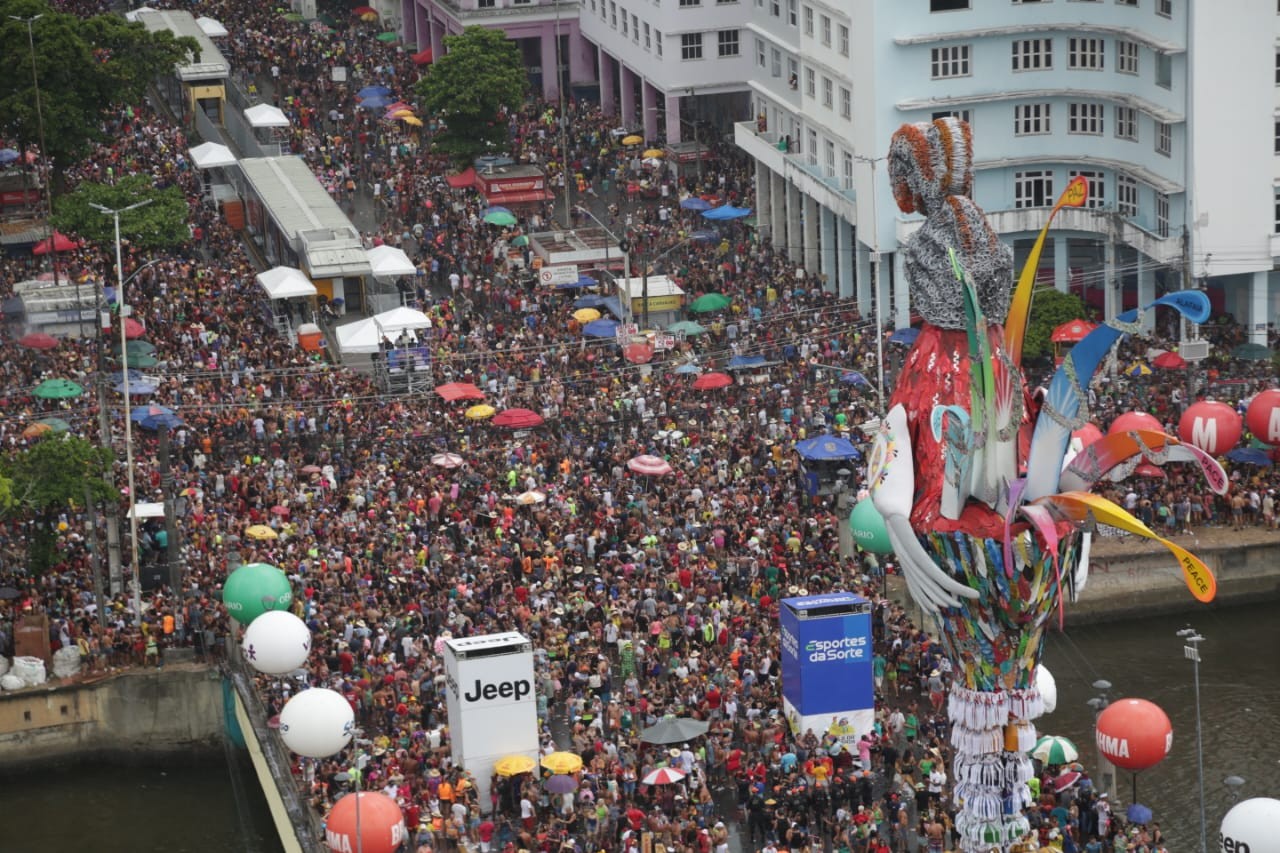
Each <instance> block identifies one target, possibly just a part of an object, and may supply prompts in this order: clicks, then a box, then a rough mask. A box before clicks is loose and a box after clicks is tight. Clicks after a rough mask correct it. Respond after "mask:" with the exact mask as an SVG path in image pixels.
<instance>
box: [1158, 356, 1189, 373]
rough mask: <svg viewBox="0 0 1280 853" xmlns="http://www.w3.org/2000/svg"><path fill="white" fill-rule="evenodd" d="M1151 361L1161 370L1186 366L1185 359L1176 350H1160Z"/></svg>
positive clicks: (1179, 368) (1178, 368)
mask: <svg viewBox="0 0 1280 853" xmlns="http://www.w3.org/2000/svg"><path fill="white" fill-rule="evenodd" d="M1151 363H1152V365H1154V366H1156V367H1159V368H1160V369H1162V370H1181V369H1182V368H1184V367H1186V366H1187V360H1186V359H1185V358H1183V357H1182V356H1180V355H1178V354H1177V353H1176V352H1162V353H1160V354H1159V355H1158V356H1156V357H1155V359H1154V360H1153V361H1152V362H1151Z"/></svg>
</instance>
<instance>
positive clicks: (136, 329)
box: [124, 317, 154, 351]
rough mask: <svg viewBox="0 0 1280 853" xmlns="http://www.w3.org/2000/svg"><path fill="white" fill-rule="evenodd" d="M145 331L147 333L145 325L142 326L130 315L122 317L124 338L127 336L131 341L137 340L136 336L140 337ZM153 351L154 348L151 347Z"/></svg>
mask: <svg viewBox="0 0 1280 853" xmlns="http://www.w3.org/2000/svg"><path fill="white" fill-rule="evenodd" d="M146 333H147V330H146V327H144V326H143V325H142V324H141V323H139V322H138V321H137V320H135V319H133V318H132V317H125V318H124V336H125V337H126V338H128V339H129V340H131V341H132V340H137V339H138V338H140V337H142V336H143V335H145V334H146ZM153 351H154V348H153Z"/></svg>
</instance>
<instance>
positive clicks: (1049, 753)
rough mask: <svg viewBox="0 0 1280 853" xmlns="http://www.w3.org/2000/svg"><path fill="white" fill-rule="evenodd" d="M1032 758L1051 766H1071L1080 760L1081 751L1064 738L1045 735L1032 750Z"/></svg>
mask: <svg viewBox="0 0 1280 853" xmlns="http://www.w3.org/2000/svg"><path fill="white" fill-rule="evenodd" d="M1031 757H1032V758H1038V759H1040V760H1041V761H1043V762H1044V763H1045V764H1049V765H1060V764H1070V763H1071V762H1073V761H1077V760H1079V758H1080V751H1079V750H1077V749H1076V745H1075V744H1074V743H1072V742H1071V741H1069V740H1067V739H1066V738H1064V737H1059V736H1057V735H1045V736H1044V737H1042V738H1040V740H1038V741H1036V745H1035V747H1034V748H1033V749H1032V750H1031Z"/></svg>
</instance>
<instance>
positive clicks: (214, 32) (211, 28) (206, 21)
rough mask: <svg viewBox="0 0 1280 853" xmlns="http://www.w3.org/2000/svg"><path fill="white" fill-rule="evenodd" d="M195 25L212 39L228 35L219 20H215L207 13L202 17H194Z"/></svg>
mask: <svg viewBox="0 0 1280 853" xmlns="http://www.w3.org/2000/svg"><path fill="white" fill-rule="evenodd" d="M196 25H197V26H199V27H200V29H202V30H203V31H204V34H205V35H207V36H208V37H209V38H212V39H217V38H223V37H225V36H227V35H229V33H228V32H227V28H226V27H224V26H223V25H222V22H221V21H216V20H214V19H213V18H210V17H208V16H207V15H206V16H205V17H202V18H196Z"/></svg>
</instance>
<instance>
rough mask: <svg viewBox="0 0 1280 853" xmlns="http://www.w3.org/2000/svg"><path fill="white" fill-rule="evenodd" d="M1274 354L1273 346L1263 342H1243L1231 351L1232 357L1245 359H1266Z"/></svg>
mask: <svg viewBox="0 0 1280 853" xmlns="http://www.w3.org/2000/svg"><path fill="white" fill-rule="evenodd" d="M1272 355H1274V353H1273V352H1272V351H1271V348H1270V347H1265V346H1263V345H1262V344H1241V345H1240V346H1238V347H1236V348H1235V349H1233V350H1232V351H1231V357H1232V358H1238V359H1241V360H1243V361H1266V360H1267V359H1269V358H1271V356H1272Z"/></svg>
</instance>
